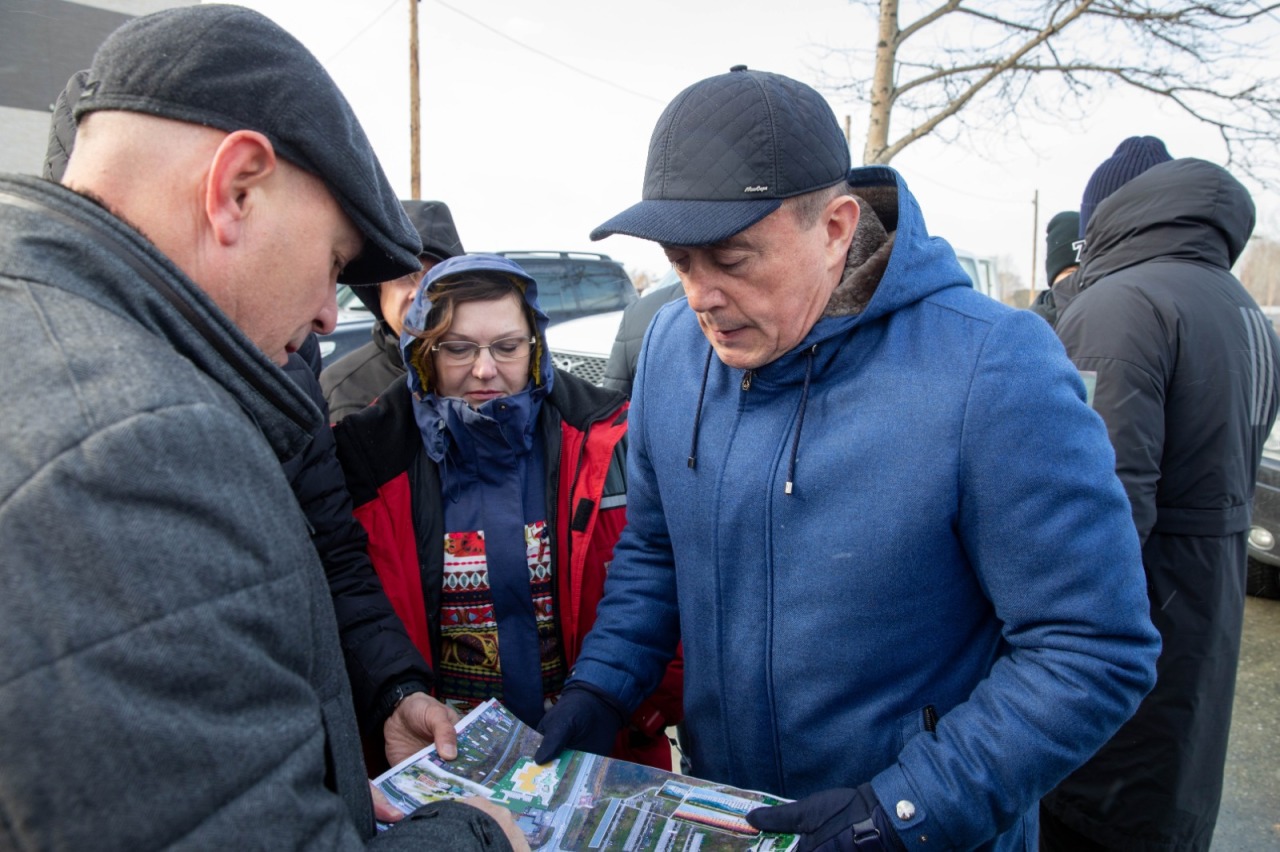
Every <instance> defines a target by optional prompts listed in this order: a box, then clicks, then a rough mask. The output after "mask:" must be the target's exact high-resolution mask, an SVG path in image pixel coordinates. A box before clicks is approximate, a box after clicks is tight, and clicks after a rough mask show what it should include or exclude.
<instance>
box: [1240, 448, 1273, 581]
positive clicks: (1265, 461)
mask: <svg viewBox="0 0 1280 852" xmlns="http://www.w3.org/2000/svg"><path fill="white" fill-rule="evenodd" d="M1245 591H1247V592H1248V593H1249V594H1251V595H1256V596H1257V597H1262V598H1280V423H1277V424H1276V428H1274V429H1272V430H1271V434H1270V435H1269V436H1267V442H1266V443H1265V444H1263V445H1262V464H1261V465H1259V466H1258V481H1257V484H1256V486H1255V489H1254V493H1253V526H1251V527H1250V528H1249V574H1248V581H1247V583H1246V586H1245Z"/></svg>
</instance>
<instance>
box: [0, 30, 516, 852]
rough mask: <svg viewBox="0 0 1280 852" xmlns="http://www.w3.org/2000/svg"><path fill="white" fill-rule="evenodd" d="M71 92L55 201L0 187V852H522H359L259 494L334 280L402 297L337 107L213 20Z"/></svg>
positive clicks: (267, 34)
mask: <svg viewBox="0 0 1280 852" xmlns="http://www.w3.org/2000/svg"><path fill="white" fill-rule="evenodd" d="M81 82H82V83H83V88H82V91H81V92H80V94H79V96H78V97H77V98H76V99H75V104H74V108H73V113H74V115H75V117H76V119H77V121H78V123H79V128H78V133H77V135H76V147H75V150H74V152H72V154H71V158H70V161H69V162H68V163H67V167H66V170H65V173H64V174H63V177H62V182H61V185H59V184H55V183H52V182H49V181H44V180H38V179H34V178H25V177H20V176H6V177H2V178H0V300H2V302H3V303H2V304H0V339H2V340H3V341H4V344H5V346H6V349H7V350H8V351H11V352H21V353H23V355H22V358H20V359H17V360H16V361H15V363H14V364H13V365H12V366H11V368H10V369H7V370H5V371H4V374H3V378H0V389H2V391H3V394H4V396H5V398H6V401H7V405H6V408H5V413H4V414H3V415H0V417H2V418H3V423H2V424H0V538H2V540H3V541H4V542H5V559H4V568H3V571H2V572H0V644H3V647H4V648H5V649H6V653H5V655H4V662H3V663H0V730H3V731H4V736H3V737H0V790H2V791H3V792H0V814H3V818H0V826H2V827H0V838H3V840H0V845H3V846H13V847H22V848H27V847H30V848H53V847H58V848H93V849H139V848H157V847H161V846H169V845H185V846H192V847H198V848H255V847H279V848H302V847H312V846H324V847H326V848H344V849H354V848H361V847H363V846H364V845H366V844H368V843H371V842H377V843H378V845H379V846H386V847H388V848H402V847H403V848H409V847H410V846H412V847H413V848H438V849H451V850H452V849H471V850H487V849H510V848H512V845H513V844H514V846H515V847H516V848H527V846H525V845H524V840H523V836H522V835H521V834H520V833H519V831H518V830H517V829H515V827H514V824H513V822H512V821H511V818H510V815H509V814H506V813H505V812H503V811H501V809H498V808H496V807H495V806H491V805H488V804H487V803H485V804H483V805H482V806H477V807H467V806H465V805H460V804H455V803H449V804H444V805H434V806H429V807H428V808H426V809H423V810H422V811H419V812H415V813H414V814H413V815H411V816H410V817H409V818H408V819H406V820H404V821H403V822H402V824H401V825H399V826H396V827H394V828H392V829H391V830H390V831H388V832H385V833H383V834H382V835H379V836H378V837H377V838H376V840H375V832H374V824H373V810H372V802H371V798H370V794H369V786H368V781H367V778H366V773H365V770H364V765H363V761H362V759H361V756H360V742H359V738H358V734H357V731H356V726H355V719H354V717H353V711H352V706H351V692H350V688H349V686H348V684H347V677H346V674H345V672H344V669H343V664H342V652H341V649H340V647H339V643H338V638H337V635H336V628H335V624H334V614H333V608H332V605H331V604H330V601H329V590H328V588H327V586H326V584H325V577H324V574H323V571H322V569H321V567H320V563H319V561H318V559H317V556H316V553H315V550H314V548H313V547H312V545H311V541H310V536H309V530H308V528H307V524H306V522H305V520H304V517H303V515H302V513H301V511H300V509H299V508H298V505H297V502H296V501H295V500H294V499H293V494H292V492H291V490H290V488H289V484H288V482H287V480H286V479H285V476H284V474H283V472H282V469H281V461H282V460H285V459H288V458H290V457H292V456H293V455H295V454H296V453H297V452H298V450H299V449H300V448H301V447H302V446H303V445H304V444H305V442H306V441H307V440H309V438H310V434H311V432H312V431H313V429H314V428H315V427H316V425H317V418H318V412H317V410H316V408H315V407H314V406H313V405H312V404H311V403H310V402H309V401H308V400H307V397H306V395H305V394H304V393H303V391H301V390H300V389H299V388H298V387H296V386H295V385H294V384H293V383H292V382H291V381H290V380H289V379H288V378H287V377H286V376H285V374H284V373H283V372H282V371H281V370H280V369H279V368H278V367H277V366H276V365H277V364H283V363H284V362H285V360H286V358H287V356H288V354H289V353H291V352H293V351H294V350H296V349H297V348H298V347H299V346H300V345H301V344H302V342H303V341H304V340H305V339H306V338H307V337H308V335H310V334H311V332H313V331H316V332H324V331H327V330H328V329H329V328H331V327H332V324H333V321H334V316H335V312H336V304H335V301H334V286H335V281H336V280H345V281H347V282H349V283H352V284H365V283H371V282H376V281H382V280H386V279H389V278H395V277H397V276H400V275H404V274H407V273H409V272H412V271H413V270H414V269H416V268H417V259H416V257H417V254H418V252H419V250H420V246H419V241H418V238H417V235H416V234H415V233H414V230H413V228H412V226H411V225H410V223H409V222H408V221H407V220H406V219H405V217H404V214H403V211H402V209H401V208H400V205H399V203H398V201H397V200H396V198H395V196H394V194H393V193H392V192H391V189H390V186H389V185H388V183H387V180H386V178H385V176H384V175H383V174H382V171H381V168H380V167H379V165H378V163H377V160H376V158H375V157H374V155H373V153H372V150H371V148H370V146H369V143H368V141H367V139H366V138H365V136H364V133H363V131H362V130H361V129H360V127H359V124H358V123H357V122H356V119H355V117H354V115H353V113H352V111H351V109H350V107H349V106H348V104H347V103H346V101H345V100H344V99H343V98H342V96H341V94H340V93H339V92H338V90H337V88H336V86H335V85H334V84H333V82H332V80H330V79H329V77H328V75H327V74H326V73H325V72H324V70H323V69H322V68H321V66H320V65H319V63H318V62H317V61H316V60H315V58H314V57H312V56H311V55H310V54H309V53H308V52H307V51H306V49H305V48H303V47H302V45H301V44H299V43H298V42H297V41H296V40H295V39H293V38H292V37H291V36H289V35H288V34H287V33H285V32H284V31H282V30H281V29H280V28H279V27H277V26H275V25H274V24H272V23H271V22H270V21H269V20H267V19H266V18H264V17H262V16H261V15H258V14H257V13H254V12H250V11H248V10H245V9H240V8H237V7H232V6H195V7H188V8H183V9H179V10H173V11H168V12H162V13H159V14H156V15H152V16H148V17H144V18H138V19H135V20H133V21H131V22H129V23H127V24H126V25H124V26H123V27H121V28H120V29H119V30H117V31H116V32H115V33H114V34H113V35H112V36H110V37H109V38H108V39H107V41H106V42H104V44H103V45H102V47H101V48H100V49H99V51H98V53H97V55H96V56H95V58H94V62H93V65H92V67H91V68H90V69H89V73H88V74H87V75H86V76H85V77H84V79H83V81H81ZM273 362H274V363H273ZM477 808H481V809H477ZM507 837H511V838H514V839H513V840H512V841H511V842H508V840H507Z"/></svg>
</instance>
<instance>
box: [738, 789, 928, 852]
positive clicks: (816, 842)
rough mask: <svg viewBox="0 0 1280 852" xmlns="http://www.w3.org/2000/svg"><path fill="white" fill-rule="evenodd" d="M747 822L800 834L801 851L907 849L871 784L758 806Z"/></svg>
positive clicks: (900, 851)
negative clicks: (784, 802)
mask: <svg viewBox="0 0 1280 852" xmlns="http://www.w3.org/2000/svg"><path fill="white" fill-rule="evenodd" d="M747 822H749V823H751V824H752V825H753V826H755V827H756V828H758V829H760V830H761V831H768V832H772V833H774V834H798V835H800V852H906V847H905V846H903V844H902V841H901V840H900V839H899V838H898V833H897V832H896V831H895V830H894V828H893V824H892V823H890V821H889V817H888V816H887V815H886V814H885V812H884V808H882V807H880V801H879V800H878V799H877V798H876V794H875V791H873V790H872V789H871V785H870V784H863V785H862V786H860V787H858V788H857V789H855V790H851V789H849V788H848V787H840V788H837V789H834V790H823V791H822V792H821V793H814V794H813V795H812V796H808V797H806V798H803V799H801V800H800V801H798V802H792V803H790V804H787V805H777V806H775V807H772V808H756V809H755V810H754V811H751V812H750V813H748V814H747Z"/></svg>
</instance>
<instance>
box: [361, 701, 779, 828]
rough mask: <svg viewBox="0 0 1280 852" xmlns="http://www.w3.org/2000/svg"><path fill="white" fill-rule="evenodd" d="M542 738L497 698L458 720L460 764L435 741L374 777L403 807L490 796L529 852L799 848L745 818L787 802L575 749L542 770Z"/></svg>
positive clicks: (400, 806)
mask: <svg viewBox="0 0 1280 852" xmlns="http://www.w3.org/2000/svg"><path fill="white" fill-rule="evenodd" d="M541 740H542V735H541V734H539V733H538V732H537V731H534V730H533V729H532V728H530V727H528V726H527V725H525V724H523V723H522V722H520V720H519V719H517V718H515V717H514V716H512V715H511V713H510V712H508V711H507V709H506V708H505V707H503V706H502V705H501V704H499V703H498V702H497V701H493V700H490V701H487V702H485V703H484V704H481V705H480V706H479V707H477V708H476V709H475V710H473V711H472V712H471V713H468V714H467V716H466V718H464V719H463V720H462V721H461V722H459V723H458V757H457V759H456V760H451V761H445V760H442V759H440V757H439V756H438V755H437V754H436V752H435V748H434V747H433V746H429V747H427V748H426V749H423V750H422V751H420V752H418V753H417V754H416V755H414V756H413V757H411V758H409V759H408V760H406V761H404V762H403V763H400V764H399V765H398V766H395V767H393V768H391V769H390V770H388V771H387V772H385V773H383V774H382V775H381V776H379V777H378V778H377V779H376V780H375V781H374V783H375V784H376V785H377V786H378V788H379V789H380V790H382V792H383V793H384V794H386V797H387V799H389V800H390V802H391V804H393V805H395V806H396V807H397V808H399V809H400V810H402V811H404V812H405V813H409V812H410V811H413V810H414V809H415V808H417V807H418V806H419V805H422V804H426V803H427V802H432V801H436V800H438V799H442V798H458V797H461V796H469V795H478V796H484V797H486V798H489V799H491V800H493V801H494V802H496V803H498V804H500V805H502V806H503V807H506V808H507V809H509V810H510V811H511V812H512V813H513V814H514V815H515V818H516V823H517V825H519V826H520V828H521V830H522V831H524V833H525V836H526V837H527V838H528V839H529V845H530V846H531V847H532V848H534V849H538V850H547V852H552V851H553V850H604V852H608V850H626V852H736V850H743V852H747V850H752V852H784V850H789V849H792V848H794V847H795V846H796V845H797V842H796V838H794V837H793V836H791V835H776V834H761V833H760V832H758V831H756V830H755V829H754V828H752V827H751V826H750V825H749V824H748V823H747V821H746V819H745V818H744V817H745V815H746V813H747V811H749V810H751V809H752V808H756V807H759V806H761V805H775V804H780V803H782V802H785V801H787V800H786V799H779V798H777V797H775V796H769V795H767V794H764V793H755V792H751V791H747V790H739V789H737V788H734V787H728V786H725V785H722V784H713V783H710V782H708V781H703V780H700V779H696V778H688V777H685V776H683V775H676V774H673V773H671V772H663V771H662V770H660V769H654V768H653V767H650V766H641V765H639V764H636V763H628V762H627V761H625V760H614V759H610V758H605V757H597V756H596V755H593V754H585V753H583V752H578V751H566V752H564V753H563V754H561V755H560V757H559V758H557V759H556V760H554V761H552V762H551V763H548V764H546V765H545V766H539V765H538V764H536V763H534V762H533V754H534V752H535V751H536V750H537V747H538V743H539V742H540V741H541ZM383 827H385V826H383Z"/></svg>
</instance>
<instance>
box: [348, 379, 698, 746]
mask: <svg viewBox="0 0 1280 852" xmlns="http://www.w3.org/2000/svg"><path fill="white" fill-rule="evenodd" d="M627 410H628V403H627V401H626V398H625V397H624V396H622V395H621V394H619V393H616V392H614V391H610V390H606V389H603V388H598V387H595V386H593V385H591V384H589V383H587V382H585V381H583V380H582V379H579V378H578V377H576V376H573V375H570V374H568V373H564V372H561V371H557V372H556V377H555V381H554V382H553V384H552V390H551V394H550V395H549V396H548V397H547V399H546V400H545V401H544V402H543V405H542V407H541V411H540V413H539V415H538V416H539V422H538V428H539V432H540V434H541V438H542V441H543V446H544V449H545V451H546V455H545V457H546V461H547V464H546V469H547V483H546V494H547V503H548V505H547V523H548V525H549V526H550V527H551V528H552V529H553V530H554V535H553V538H552V555H551V559H552V571H553V573H554V576H555V581H556V592H555V594H556V601H555V612H556V621H557V623H558V625H559V629H560V632H561V642H562V647H563V648H564V653H565V663H566V665H567V666H569V667H570V668H572V666H573V663H574V661H575V660H576V659H577V656H578V652H579V650H580V649H581V647H582V640H583V638H584V637H585V636H586V634H587V631H589V630H590V629H591V626H592V625H593V624H594V623H595V617H596V605H597V604H598V603H599V601H600V598H601V596H602V595H603V594H604V581H605V576H606V573H607V569H608V564H609V561H610V560H611V559H612V558H613V547H614V545H615V544H616V543H617V540H618V536H619V535H620V534H621V532H622V528H623V526H625V524H626V430H627ZM334 433H335V438H336V440H337V445H338V458H339V460H340V461H341V462H342V467H343V470H344V472H345V474H346V477H347V487H348V489H349V490H350V491H351V496H352V500H353V502H354V505H355V514H356V517H357V518H358V519H359V520H360V522H361V524H363V525H364V528H365V530H366V531H367V532H368V534H369V555H370V558H371V559H372V561H373V565H374V568H375V569H376V570H377V572H378V576H379V578H380V579H381V580H382V584H383V586H384V588H385V589H386V592H387V597H388V598H390V600H391V603H392V606H393V607H394V608H395V610H396V613H397V614H398V615H399V616H400V618H401V620H402V621H403V622H404V624H405V627H406V629H407V630H408V633H409V636H410V638H411V639H412V640H413V642H414V644H415V645H416V646H417V648H418V650H419V651H421V652H422V654H423V656H424V657H426V659H427V661H428V662H431V661H433V660H435V659H437V658H438V656H439V648H440V621H439V612H440V593H441V584H442V579H443V573H444V526H443V517H444V515H443V512H442V509H441V483H440V474H439V470H438V469H437V467H436V464H435V462H433V461H432V460H431V459H430V457H428V456H427V454H426V452H425V451H424V450H423V447H422V440H421V438H420V436H419V434H418V425H417V423H416V422H415V421H414V416H413V406H412V397H411V395H410V391H409V388H408V386H407V384H397V385H395V386H394V387H393V388H391V389H389V390H388V391H387V392H386V393H384V394H383V396H382V397H380V398H379V399H378V400H377V401H375V402H374V404H373V405H371V406H369V407H368V408H366V409H364V410H362V411H359V412H357V413H355V414H352V415H350V416H348V417H346V418H345V419H343V420H342V421H341V422H340V423H338V424H337V425H335V426H334ZM682 673H683V661H682V659H681V658H680V657H678V656H677V658H676V659H675V660H673V661H672V663H671V665H670V666H669V667H668V669H667V672H666V675H665V676H664V677H663V680H662V683H661V684H660V685H659V687H658V689H657V690H655V692H654V693H653V694H652V695H651V696H649V697H648V698H647V699H646V700H645V701H644V702H643V703H642V704H641V705H640V707H639V708H638V709H637V710H636V712H635V714H634V715H633V716H632V720H631V725H630V726H629V730H627V731H624V732H623V734H622V735H620V736H619V742H618V746H617V747H616V748H615V750H614V756H615V757H621V758H624V759H626V760H631V761H635V762H638V763H646V764H649V765H651V766H659V767H661V768H664V769H669V768H670V747H669V745H668V743H667V740H666V737H665V736H664V735H663V731H664V729H665V728H666V727H668V726H670V725H674V724H675V723H676V722H678V721H680V719H681V718H682V713H683V711H682V692H681V681H682Z"/></svg>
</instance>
